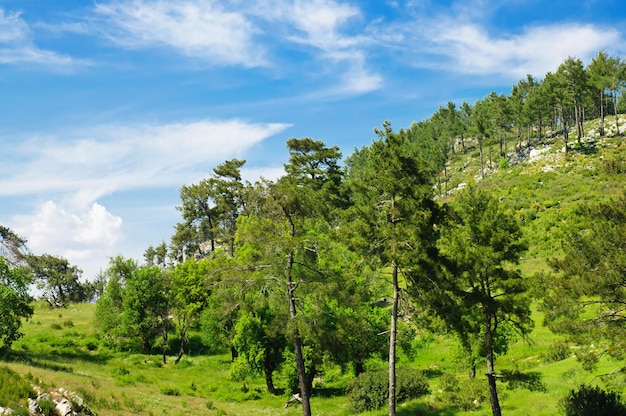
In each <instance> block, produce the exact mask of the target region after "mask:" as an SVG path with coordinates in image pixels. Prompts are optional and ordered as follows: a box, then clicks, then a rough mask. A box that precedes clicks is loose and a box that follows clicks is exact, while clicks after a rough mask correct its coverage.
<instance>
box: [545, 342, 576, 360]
mask: <svg viewBox="0 0 626 416" xmlns="http://www.w3.org/2000/svg"><path fill="white" fill-rule="evenodd" d="M571 355H572V352H571V351H570V348H569V345H568V344H567V343H566V342H564V341H558V342H555V343H552V344H551V345H550V347H549V348H548V351H547V352H546V353H545V354H544V358H545V360H546V362H549V363H553V362H557V361H561V360H565V359H566V358H568V357H570V356H571Z"/></svg>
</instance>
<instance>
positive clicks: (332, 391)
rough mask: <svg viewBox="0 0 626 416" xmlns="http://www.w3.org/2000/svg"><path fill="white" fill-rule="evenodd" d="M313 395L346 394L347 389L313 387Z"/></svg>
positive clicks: (330, 395) (332, 395)
mask: <svg viewBox="0 0 626 416" xmlns="http://www.w3.org/2000/svg"><path fill="white" fill-rule="evenodd" d="M313 395H314V396H318V397H325V398H329V397H337V396H345V395H346V389H342V388H338V387H320V388H315V389H313Z"/></svg>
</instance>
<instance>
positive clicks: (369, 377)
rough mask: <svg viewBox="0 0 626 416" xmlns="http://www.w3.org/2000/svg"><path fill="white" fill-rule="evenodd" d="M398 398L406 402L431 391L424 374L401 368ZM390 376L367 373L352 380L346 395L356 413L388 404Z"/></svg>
mask: <svg viewBox="0 0 626 416" xmlns="http://www.w3.org/2000/svg"><path fill="white" fill-rule="evenodd" d="M396 377H397V379H396V383H397V386H396V398H397V400H398V402H404V401H407V400H412V399H415V398H418V397H420V396H422V395H424V394H427V393H428V391H429V385H428V380H427V379H426V377H425V376H424V374H423V373H422V372H421V371H419V370H417V369H415V368H412V367H406V366H405V367H399V368H398V369H397V374H396ZM388 393H389V376H388V372H387V370H377V371H366V372H365V373H362V374H360V375H359V376H358V377H356V378H354V379H352V380H350V382H349V383H348V386H347V387H346V395H347V397H348V401H349V403H350V408H351V409H352V410H354V411H355V412H365V411H369V410H377V409H380V408H382V407H384V406H385V405H386V404H387V398H388Z"/></svg>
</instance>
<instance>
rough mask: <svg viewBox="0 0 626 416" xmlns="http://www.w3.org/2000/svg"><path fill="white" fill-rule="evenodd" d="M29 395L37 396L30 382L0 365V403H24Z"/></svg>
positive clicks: (12, 405) (16, 404)
mask: <svg viewBox="0 0 626 416" xmlns="http://www.w3.org/2000/svg"><path fill="white" fill-rule="evenodd" d="M29 397H30V398H35V397H37V394H36V393H35V391H34V390H33V388H32V387H31V385H30V383H29V382H28V381H26V380H24V379H23V378H22V377H21V376H20V375H19V374H17V373H15V372H14V371H12V370H10V369H8V368H6V367H0V403H2V406H5V407H17V406H20V405H25V404H28V400H27V399H28V398H29Z"/></svg>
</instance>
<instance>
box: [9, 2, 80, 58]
mask: <svg viewBox="0 0 626 416" xmlns="http://www.w3.org/2000/svg"><path fill="white" fill-rule="evenodd" d="M0 64H36V65H43V66H46V67H52V68H56V69H58V70H68V69H71V68H73V67H75V66H77V65H85V64H88V62H86V61H81V60H77V59H75V58H72V57H70V56H67V55H62V54H58V53H56V52H53V51H48V50H44V49H40V48H38V47H37V46H36V44H35V43H34V40H33V36H32V32H31V29H30V27H29V25H28V24H27V23H26V22H25V21H24V20H23V19H22V17H21V14H20V13H19V12H12V13H6V12H5V10H4V9H3V8H0Z"/></svg>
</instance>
